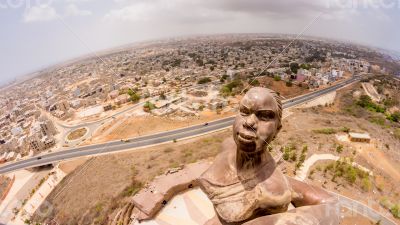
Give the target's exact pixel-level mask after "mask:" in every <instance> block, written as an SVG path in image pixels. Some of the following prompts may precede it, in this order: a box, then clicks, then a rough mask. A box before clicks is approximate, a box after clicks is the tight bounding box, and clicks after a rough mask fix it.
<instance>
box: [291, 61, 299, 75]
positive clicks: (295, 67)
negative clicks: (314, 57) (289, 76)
mask: <svg viewBox="0 0 400 225" xmlns="http://www.w3.org/2000/svg"><path fill="white" fill-rule="evenodd" d="M299 69H300V67H299V64H298V63H290V71H292V72H293V73H294V74H297V71H298V70H299Z"/></svg>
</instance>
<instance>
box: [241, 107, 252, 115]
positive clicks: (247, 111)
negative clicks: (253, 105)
mask: <svg viewBox="0 0 400 225" xmlns="http://www.w3.org/2000/svg"><path fill="white" fill-rule="evenodd" d="M240 114H241V115H242V116H247V115H249V114H250V110H249V109H247V108H245V107H241V108H240Z"/></svg>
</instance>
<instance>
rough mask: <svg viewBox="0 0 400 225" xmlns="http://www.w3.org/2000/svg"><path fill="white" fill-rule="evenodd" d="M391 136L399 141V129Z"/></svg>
mask: <svg viewBox="0 0 400 225" xmlns="http://www.w3.org/2000/svg"><path fill="white" fill-rule="evenodd" d="M393 134H394V137H395V138H397V139H400V128H397V129H395V130H394V132H393Z"/></svg>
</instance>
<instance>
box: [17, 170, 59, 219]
mask: <svg viewBox="0 0 400 225" xmlns="http://www.w3.org/2000/svg"><path fill="white" fill-rule="evenodd" d="M65 176H66V174H65V173H64V172H63V171H62V170H60V169H59V168H58V167H56V168H54V169H53V171H52V174H51V175H50V176H49V177H48V178H47V179H46V180H45V181H44V183H43V184H42V185H41V186H40V187H39V188H38V190H36V192H35V194H33V195H32V197H31V198H30V199H29V200H28V201H27V202H26V204H25V205H24V207H23V208H22V209H21V210H20V213H19V214H18V215H17V217H16V219H15V220H14V221H12V223H10V224H12V225H24V224H25V223H24V221H25V219H30V217H31V216H32V215H33V214H34V213H35V211H36V210H37V209H38V208H39V206H41V205H42V204H43V203H44V200H45V199H46V197H47V196H48V195H49V194H50V193H51V192H52V191H53V189H54V188H55V187H56V186H57V184H58V183H59V182H60V181H61V180H62V179H63V178H64V177H65ZM44 205H46V204H44ZM44 213H50V212H44Z"/></svg>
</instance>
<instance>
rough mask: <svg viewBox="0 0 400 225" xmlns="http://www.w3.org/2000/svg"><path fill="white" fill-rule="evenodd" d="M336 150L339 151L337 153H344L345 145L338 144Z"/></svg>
mask: <svg viewBox="0 0 400 225" xmlns="http://www.w3.org/2000/svg"><path fill="white" fill-rule="evenodd" d="M336 152H337V153H342V152H343V145H338V146H337V147H336Z"/></svg>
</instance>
